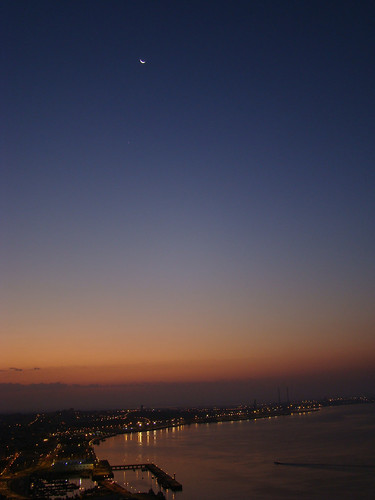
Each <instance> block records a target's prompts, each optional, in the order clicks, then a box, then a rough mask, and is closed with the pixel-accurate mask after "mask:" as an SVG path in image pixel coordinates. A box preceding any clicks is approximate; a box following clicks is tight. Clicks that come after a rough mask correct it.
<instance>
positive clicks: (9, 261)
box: [0, 0, 375, 407]
mask: <svg viewBox="0 0 375 500" xmlns="http://www.w3.org/2000/svg"><path fill="white" fill-rule="evenodd" d="M0 9H1V16H0V18H1V20H0V23H1V35H0V36H1V41H2V44H1V45H2V47H3V56H2V57H3V64H2V67H3V68H4V71H3V74H4V76H5V78H3V79H2V82H1V83H0V85H1V87H0V88H1V95H2V113H1V116H2V118H1V123H2V125H3V131H4V133H3V134H2V139H1V151H2V153H1V159H2V165H3V168H2V169H1V174H0V175H1V178H0V199H1V201H0V203H1V212H2V214H3V217H2V219H1V221H0V231H1V235H2V238H1V240H2V245H1V248H0V260H1V269H0V273H1V276H2V278H1V289H0V302H1V306H0V307H1V311H0V312H1V314H0V331H1V338H2V344H1V352H0V394H1V391H5V392H4V393H6V394H9V395H12V398H11V399H12V401H13V402H14V405H15V406H17V405H18V404H20V405H25V404H26V403H25V402H26V401H29V402H30V405H32V404H33V397H34V396H35V398H36V399H34V401H36V400H38V401H40V405H41V406H43V401H44V400H43V395H42V394H43V391H44V390H45V391H46V392H45V394H46V396H45V397H46V398H47V399H46V400H45V401H46V405H48V401H52V400H49V399H48V398H50V397H52V396H51V394H52V395H53V391H54V387H55V386H54V385H53V384H62V386H63V387H64V390H63V392H61V397H60V401H61V405H62V406H64V407H66V406H75V404H74V405H73V404H71V402H70V401H71V400H72V401H73V402H74V401H75V399H76V398H77V394H78V393H79V394H80V398H81V401H82V404H84V401H83V400H82V398H87V402H88V401H91V399H93V398H94V395H93V394H94V393H93V392H92V389H91V388H92V387H93V386H95V385H97V384H99V385H102V386H103V387H104V386H105V387H106V391H107V392H108V395H109V396H108V398H109V399H108V401H109V400H110V401H109V402H108V404H109V403H110V404H111V405H112V406H113V405H115V403H116V401H118V404H119V405H120V406H121V404H122V401H123V400H122V396H121V394H122V393H121V390H119V389H118V387H122V386H124V387H127V388H129V387H131V390H130V389H129V391H130V392H129V400H131V401H133V399H132V398H133V396H134V394H133V392H132V391H133V387H136V385H137V384H140V386H139V387H140V394H139V398H140V399H142V403H143V404H145V405H149V404H151V403H149V402H148V401H147V397H149V399H150V401H151V400H152V401H157V398H158V397H159V398H160V401H162V400H163V401H164V400H165V401H166V402H167V400H168V398H167V397H166V394H165V387H167V386H168V385H170V387H172V386H173V387H175V384H177V386H178V387H179V388H180V389H179V391H182V392H181V393H178V394H177V392H176V394H175V395H174V396H173V397H171V398H170V399H171V404H172V405H173V404H177V402H178V404H183V401H184V398H185V400H186V404H194V399H195V400H196V401H201V399H202V394H206V395H207V397H209V394H210V392H209V390H206V389H207V387H209V386H210V387H215V391H216V392H215V394H217V395H218V396H219V395H221V397H222V399H223V401H229V400H232V399H233V403H235V402H237V401H238V402H239V401H240V400H241V399H242V398H243V397H244V394H245V392H246V391H248V392H249V398H250V400H253V399H254V398H257V399H259V398H262V397H264V399H269V397H270V396H271V395H272V394H274V396H273V399H276V390H277V389H276V388H277V386H278V385H280V384H281V385H282V384H284V385H288V386H289V387H290V388H291V390H292V384H296V385H298V394H299V397H302V396H303V395H304V394H303V391H304V389H303V388H305V389H306V393H307V394H306V396H309V394H312V395H315V394H316V395H319V396H323V395H324V394H325V392H324V391H325V389H324V387H327V390H328V389H329V392H330V393H332V392H336V393H342V392H343V391H344V392H346V391H347V393H348V395H350V394H351V393H356V394H357V393H359V392H361V391H363V392H366V393H371V391H372V392H373V391H374V386H373V380H374V374H375V369H374V366H375V335H374V326H375V311H374V306H373V304H374V283H375V271H374V264H373V256H374V254H375V234H374V232H375V229H374V228H375V224H374V213H375V199H374V195H373V193H374V184H375V183H374V180H375V179H374V175H375V172H374V158H375V146H374V140H373V136H374V125H375V123H374V120H375V118H374V117H375V109H374V107H375V88H374V84H373V82H374V77H375V74H374V73H375V67H374V62H373V60H374V54H373V40H374V35H375V33H374V27H373V25H372V24H371V23H372V21H371V20H372V19H373V18H374V15H375V6H374V3H373V2H369V1H363V2H359V3H358V4H356V3H353V2H350V1H345V0H344V1H340V2H338V1H311V2H310V1H307V2H293V1H286V2H276V1H267V0H266V1H254V2H248V1H242V0H239V1H236V2H234V3H228V2H223V1H215V2H214V1H208V2H203V3H202V2H198V1H195V0H193V1H189V2H188V1H185V0H181V1H179V2H173V1H171V0H165V1H163V0H161V1H148V0H139V1H137V2H132V1H116V0H113V1H112V0H107V1H106V2H102V1H97V0H91V1H90V2H88V1H86V2H85V1H83V2H78V3H77V2H75V1H71V0H66V1H64V2H60V3H55V2H49V1H44V0H37V1H34V2H27V1H23V0H20V1H17V2H13V1H8V0H5V1H3V2H2V3H1V6H0ZM140 61H146V63H145V64H141V62H140ZM237 381H238V383H239V385H238V386H236V383H237ZM249 381H250V382H249ZM302 381H303V384H302ZM9 384H14V385H9ZM153 384H155V385H153ZM210 384H212V385H210ZM300 386H303V387H300ZM80 387H82V390H81V389H79V388H80ZM236 387H237V389H238V392H236ZM240 387H241V389H240ZM244 387H246V391H245V389H244ZM65 388H67V389H65ZM85 388H86V389H85ZM150 388H153V390H152V391H151V389H150ZM220 388H221V389H220ZM142 391H143V394H144V398H142V397H141V395H142ZM150 391H151V392H150ZM183 391H185V393H184V392H183ZM104 392H105V391H104V389H98V394H100V395H101V396H100V397H104V396H103V394H104ZM251 392H253V393H254V394H250V393H251ZM21 394H22V397H21ZM26 394H29V397H28V396H25V395H26ZM36 394H38V395H36ZM62 394H63V396H62ZM69 394H70V395H71V396H69ZM84 394H85V396H83V395H84ZM32 395H34V396H32ZM146 396H147V397H146ZM17 398H18V399H17ZM231 398H232V399H231ZM211 402H212V404H215V403H216V401H214V400H213V399H212V401H211ZM217 403H220V401H217ZM87 404H89V403H87ZM153 404H155V403H153ZM115 406H116V405H115Z"/></svg>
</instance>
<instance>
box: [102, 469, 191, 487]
mask: <svg viewBox="0 0 375 500" xmlns="http://www.w3.org/2000/svg"><path fill="white" fill-rule="evenodd" d="M110 467H111V470H112V471H115V470H137V469H140V470H143V471H147V470H149V471H150V472H151V473H152V474H153V475H154V476H155V478H156V480H157V482H158V483H159V484H160V486H161V487H162V488H164V489H166V490H167V489H171V490H172V491H181V490H182V484H181V483H179V482H178V481H176V479H175V478H174V477H171V476H170V475H169V474H167V473H166V472H164V471H163V470H162V469H160V467H157V466H156V465H155V464H150V463H147V464H126V465H112V466H110Z"/></svg>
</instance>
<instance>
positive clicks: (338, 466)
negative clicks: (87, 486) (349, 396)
mask: <svg viewBox="0 0 375 500" xmlns="http://www.w3.org/2000/svg"><path fill="white" fill-rule="evenodd" d="M95 451H96V453H97V455H98V457H99V458H101V459H107V460H108V461H109V462H110V463H111V464H114V465H118V464H126V463H128V464H129V463H137V462H140V463H145V462H154V463H155V464H156V465H158V466H159V467H160V468H162V469H163V470H165V471H166V472H168V473H169V474H170V475H172V474H174V473H175V474H176V479H177V480H178V481H179V482H181V483H182V485H183V491H182V492H176V493H172V492H170V491H167V492H166V497H167V499H168V500H224V499H233V500H250V499H275V498H278V499H297V498H298V499H301V498H304V499H309V498H310V499H314V498H323V499H324V498H327V499H340V500H342V499H356V498H361V499H367V498H368V499H370V498H371V499H372V498H374V497H375V496H374V491H375V405H374V404H371V405H353V406H345V407H331V408H325V409H323V410H321V411H319V412H313V413H309V414H303V415H292V416H286V417H278V418H272V419H257V420H256V421H239V422H225V423H219V424H201V425H198V424H194V425H191V426H182V427H179V428H173V429H163V430H158V431H149V432H147V433H146V432H145V433H138V434H124V435H118V436H116V437H114V438H110V439H108V440H107V441H105V442H104V443H101V444H100V446H97V447H96V448H95ZM274 461H280V462H286V463H290V464H293V465H275V464H274ZM115 480H116V481H117V482H118V483H119V484H122V485H123V486H125V487H126V488H127V489H128V490H130V491H133V492H135V491H147V490H148V489H149V488H150V487H152V488H153V489H154V491H155V492H157V491H158V489H159V487H158V485H157V483H156V481H155V479H153V478H152V476H151V474H150V473H148V472H141V471H138V472H133V471H118V472H116V473H115Z"/></svg>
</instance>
